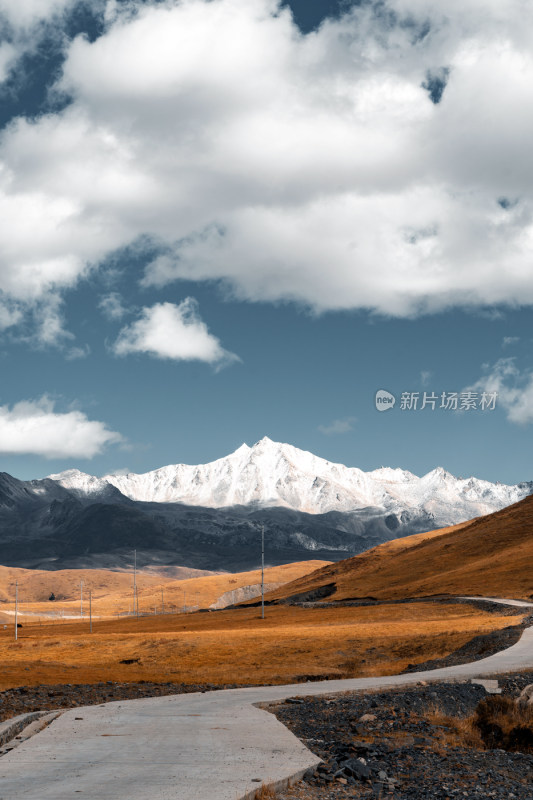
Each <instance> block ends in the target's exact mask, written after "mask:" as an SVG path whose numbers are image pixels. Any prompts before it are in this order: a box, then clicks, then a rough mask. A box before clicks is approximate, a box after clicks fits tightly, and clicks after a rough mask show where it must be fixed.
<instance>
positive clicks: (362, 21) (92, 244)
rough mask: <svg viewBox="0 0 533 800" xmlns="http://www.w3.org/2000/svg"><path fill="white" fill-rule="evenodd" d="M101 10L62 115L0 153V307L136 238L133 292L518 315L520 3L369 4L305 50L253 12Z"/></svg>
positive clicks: (524, 96)
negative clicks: (209, 283) (182, 287)
mask: <svg viewBox="0 0 533 800" xmlns="http://www.w3.org/2000/svg"><path fill="white" fill-rule="evenodd" d="M4 3H5V5H6V7H7V5H8V2H7V0H4ZM9 5H10V4H9ZM13 5H15V4H13ZM48 5H49V4H48V3H47V4H46V7H48ZM59 5H60V6H61V7H66V6H67V3H66V2H63V3H60V4H59ZM50 7H53V4H50ZM31 8H33V9H35V8H38V4H37V0H35V3H28V5H27V9H31ZM132 9H133V10H135V9H137V11H138V13H137V14H132ZM109 11H110V13H109V14H108V27H107V30H106V32H105V34H104V35H103V36H101V37H100V38H99V39H97V40H96V41H94V42H90V41H89V40H88V39H86V38H83V37H79V38H77V39H76V40H75V41H74V42H72V43H71V44H70V47H69V49H68V53H67V60H66V63H65V66H64V74H63V77H62V79H61V81H60V84H59V86H58V88H59V89H60V90H65V91H67V92H68V93H69V94H70V96H71V97H72V98H73V102H72V104H71V105H70V106H68V107H67V108H66V109H65V110H63V111H61V112H59V113H56V114H50V115H47V116H45V117H42V118H41V119H38V120H36V121H34V120H23V119H21V120H18V121H15V122H14V123H13V124H12V125H11V126H10V128H9V129H8V130H7V131H5V132H4V134H3V136H2V137H1V139H0V215H1V218H2V221H3V225H2V233H1V235H0V265H1V269H0V290H3V291H4V292H6V293H9V294H10V295H11V296H12V297H13V298H17V299H18V300H20V301H24V302H36V300H37V299H38V298H40V297H41V296H43V295H44V294H48V293H50V292H56V293H58V292H62V291H63V290H64V289H65V288H68V287H71V286H73V285H75V284H76V282H77V281H79V280H80V278H83V277H84V276H86V275H87V274H88V273H89V272H90V270H91V269H94V268H95V266H96V265H97V264H98V262H99V261H100V260H101V259H102V258H104V257H105V256H106V255H108V254H109V253H111V252H113V251H115V250H117V249H120V248H122V247H125V246H128V245H131V243H133V242H136V241H138V240H139V237H143V236H145V237H148V238H149V239H150V240H151V241H152V242H157V243H160V244H161V253H162V254H161V256H160V257H158V258H156V259H154V261H153V263H152V264H151V265H150V266H149V268H148V269H147V272H146V276H145V281H144V283H145V285H153V286H158V287H164V286H165V285H166V284H167V283H168V282H170V281H173V280H181V279H187V280H218V281H221V282H222V283H223V284H224V285H225V286H226V287H228V288H229V290H230V291H231V292H233V293H234V294H235V295H236V296H237V297H240V298H244V299H247V300H251V301H258V300H259V301H265V300H266V301H274V302H276V301H280V300H293V301H295V302H298V303H303V304H305V305H307V306H310V307H312V308H314V309H316V310H318V311H321V310H327V309H351V308H363V309H368V310H370V311H375V312H379V313H382V314H392V315H398V316H406V315H411V316H416V315H417V314H420V313H426V312H433V311H437V310H440V309H445V308H448V307H451V306H454V305H460V306H465V307H471V308H483V309H484V308H486V307H487V306H492V305H497V304H505V303H508V304H512V305H513V304H516V305H523V304H525V305H527V304H532V303H533V271H532V269H531V252H532V245H533V189H532V187H533V161H532V160H531V158H530V147H531V144H530V143H531V140H532V136H533V108H532V106H531V102H530V94H531V85H532V83H533V6H532V7H530V6H528V5H526V4H524V3H523V2H522V1H521V0H508V1H507V2H506V3H501V2H496V1H495V0H490V2H484V3H483V4H481V2H480V0H462V2H458V0H450V2H448V3H446V7H445V9H443V8H442V7H441V5H439V4H438V3H434V2H429V0H386V2H384V3H363V4H361V5H358V6H356V7H354V8H353V9H352V10H350V11H349V12H348V13H347V14H345V15H344V16H342V17H341V18H340V19H339V20H335V21H327V22H325V23H324V24H323V25H322V26H321V28H320V29H319V30H318V31H317V32H314V33H311V34H308V35H302V34H301V33H300V32H299V31H298V29H297V28H296V26H295V25H294V23H293V21H292V19H291V16H290V12H289V10H288V9H287V8H283V9H281V8H280V7H279V6H278V4H277V3H276V2H274V0H210V1H209V2H207V0H182V1H181V2H177V0H167V2H165V3H156V2H153V3H152V2H147V3H144V4H140V3H139V2H137V3H135V2H130V3H127V4H125V11H124V10H123V7H122V6H121V5H120V4H114V5H113V6H112V7H111V6H109ZM388 11H391V12H393V13H392V14H389V13H387V12H388ZM13 13H14V12H13ZM394 15H396V16H394ZM446 82H447V83H446ZM445 84H446V85H445ZM424 87H425V88H424ZM430 94H431V96H433V99H438V97H439V96H440V95H441V94H442V97H441V100H440V102H439V103H438V104H435V103H433V102H432V101H431V99H430Z"/></svg>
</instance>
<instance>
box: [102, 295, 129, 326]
mask: <svg viewBox="0 0 533 800" xmlns="http://www.w3.org/2000/svg"><path fill="white" fill-rule="evenodd" d="M98 307H99V308H100V310H101V311H102V313H103V314H104V316H106V317H107V318H108V319H110V320H118V319H122V317H124V316H125V315H126V314H127V313H128V309H127V308H126V307H125V305H124V303H123V301H122V297H121V295H120V294H119V293H118V292H110V293H109V294H106V295H104V296H103V297H102V298H101V300H100V302H99V304H98Z"/></svg>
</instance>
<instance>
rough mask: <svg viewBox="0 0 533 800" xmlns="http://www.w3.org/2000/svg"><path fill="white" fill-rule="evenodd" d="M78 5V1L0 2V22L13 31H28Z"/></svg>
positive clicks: (6, 0)
mask: <svg viewBox="0 0 533 800" xmlns="http://www.w3.org/2000/svg"><path fill="white" fill-rule="evenodd" d="M77 5H80V0H16V1H15V2H14V1H13V0H0V21H2V22H3V23H4V24H7V25H9V26H10V27H11V28H12V29H14V30H20V29H28V28H31V27H33V26H34V25H36V24H37V23H42V22H45V21H47V20H50V19H51V18H53V17H55V16H57V15H58V14H61V13H62V12H64V11H66V10H68V9H72V8H74V7H75V6H77Z"/></svg>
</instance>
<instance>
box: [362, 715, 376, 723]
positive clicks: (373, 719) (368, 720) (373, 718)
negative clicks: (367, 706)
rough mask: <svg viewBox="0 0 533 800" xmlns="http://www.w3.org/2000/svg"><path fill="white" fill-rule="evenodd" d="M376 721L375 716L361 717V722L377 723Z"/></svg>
mask: <svg viewBox="0 0 533 800" xmlns="http://www.w3.org/2000/svg"><path fill="white" fill-rule="evenodd" d="M376 720H377V717H376V715H375V714H363V716H362V717H359V722H375V721H376Z"/></svg>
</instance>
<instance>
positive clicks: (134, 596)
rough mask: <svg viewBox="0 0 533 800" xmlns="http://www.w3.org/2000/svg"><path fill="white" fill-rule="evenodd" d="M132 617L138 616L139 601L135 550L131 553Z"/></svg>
mask: <svg viewBox="0 0 533 800" xmlns="http://www.w3.org/2000/svg"><path fill="white" fill-rule="evenodd" d="M135 604H137V605H135ZM133 615H134V616H137V617H138V616H139V600H138V598H137V550H134V551H133Z"/></svg>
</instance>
